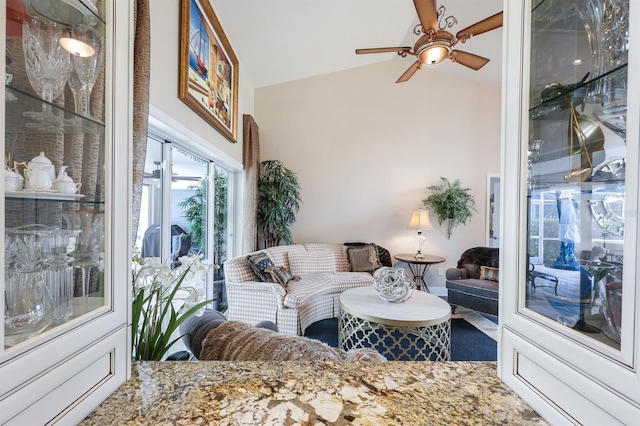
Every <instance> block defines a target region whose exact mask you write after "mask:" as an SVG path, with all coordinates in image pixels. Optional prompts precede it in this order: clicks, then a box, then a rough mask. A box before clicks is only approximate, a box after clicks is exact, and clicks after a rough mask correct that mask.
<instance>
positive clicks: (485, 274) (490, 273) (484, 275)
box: [480, 266, 500, 282]
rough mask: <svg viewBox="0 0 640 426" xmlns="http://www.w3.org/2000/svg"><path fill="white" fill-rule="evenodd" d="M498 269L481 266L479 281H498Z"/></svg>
mask: <svg viewBox="0 0 640 426" xmlns="http://www.w3.org/2000/svg"><path fill="white" fill-rule="evenodd" d="M499 271H500V269H498V268H491V267H489V266H481V267H480V279H481V280H489V281H496V282H497V281H498V272H499Z"/></svg>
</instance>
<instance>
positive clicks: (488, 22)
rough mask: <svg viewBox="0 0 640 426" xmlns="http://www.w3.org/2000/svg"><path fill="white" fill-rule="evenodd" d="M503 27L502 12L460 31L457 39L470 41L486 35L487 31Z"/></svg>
mask: <svg viewBox="0 0 640 426" xmlns="http://www.w3.org/2000/svg"><path fill="white" fill-rule="evenodd" d="M501 26H502V12H498V13H496V14H495V15H492V16H489V17H488V18H485V19H483V20H482V21H480V22H476V23H475V24H473V25H471V26H469V27H467V28H465V29H463V30H460V31H458V34H456V38H457V39H463V40H464V39H468V38H471V37H474V36H477V35H480V34H482V33H486V32H487V31H491V30H495V29H496V28H500V27H501Z"/></svg>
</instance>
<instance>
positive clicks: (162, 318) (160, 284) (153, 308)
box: [131, 255, 211, 361]
mask: <svg viewBox="0 0 640 426" xmlns="http://www.w3.org/2000/svg"><path fill="white" fill-rule="evenodd" d="M201 258H202V255H190V256H183V257H181V258H180V259H179V261H180V266H179V267H177V268H174V269H171V268H170V266H169V265H168V264H167V263H162V262H160V259H159V258H157V257H147V258H145V259H142V258H141V257H140V256H139V255H135V256H134V258H133V268H132V275H133V304H132V309H131V349H132V356H133V359H134V360H135V361H141V360H146V361H160V360H162V357H163V356H164V355H165V354H166V353H167V351H168V350H169V348H171V346H172V345H173V344H174V343H175V342H176V341H177V340H179V339H180V338H181V337H182V336H178V337H175V338H172V335H173V333H174V332H175V331H176V330H178V328H179V327H180V325H181V324H182V323H183V322H184V321H186V320H187V319H188V318H189V317H191V316H192V315H195V314H197V313H198V312H200V311H201V310H202V309H204V307H205V306H206V305H208V304H209V303H211V300H203V298H204V294H205V283H206V274H207V272H208V271H209V269H211V263H210V262H208V261H206V260H201Z"/></svg>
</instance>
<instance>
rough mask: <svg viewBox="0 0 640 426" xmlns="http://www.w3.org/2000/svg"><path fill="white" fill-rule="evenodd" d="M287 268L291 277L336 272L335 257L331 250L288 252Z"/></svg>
mask: <svg viewBox="0 0 640 426" xmlns="http://www.w3.org/2000/svg"><path fill="white" fill-rule="evenodd" d="M289 267H290V268H291V274H292V275H304V274H312V273H315V272H336V270H337V266H336V255H335V254H334V253H333V252H332V251H331V250H318V251H306V252H290V253H289Z"/></svg>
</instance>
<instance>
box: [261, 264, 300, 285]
mask: <svg viewBox="0 0 640 426" xmlns="http://www.w3.org/2000/svg"><path fill="white" fill-rule="evenodd" d="M264 271H265V272H266V273H267V274H269V275H270V276H271V281H273V282H274V283H278V284H280V285H281V286H282V287H285V288H286V286H287V284H289V281H298V280H299V279H300V277H294V276H293V275H291V272H289V271H288V270H287V268H285V267H284V266H272V267H270V268H267V269H265V270H264Z"/></svg>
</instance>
